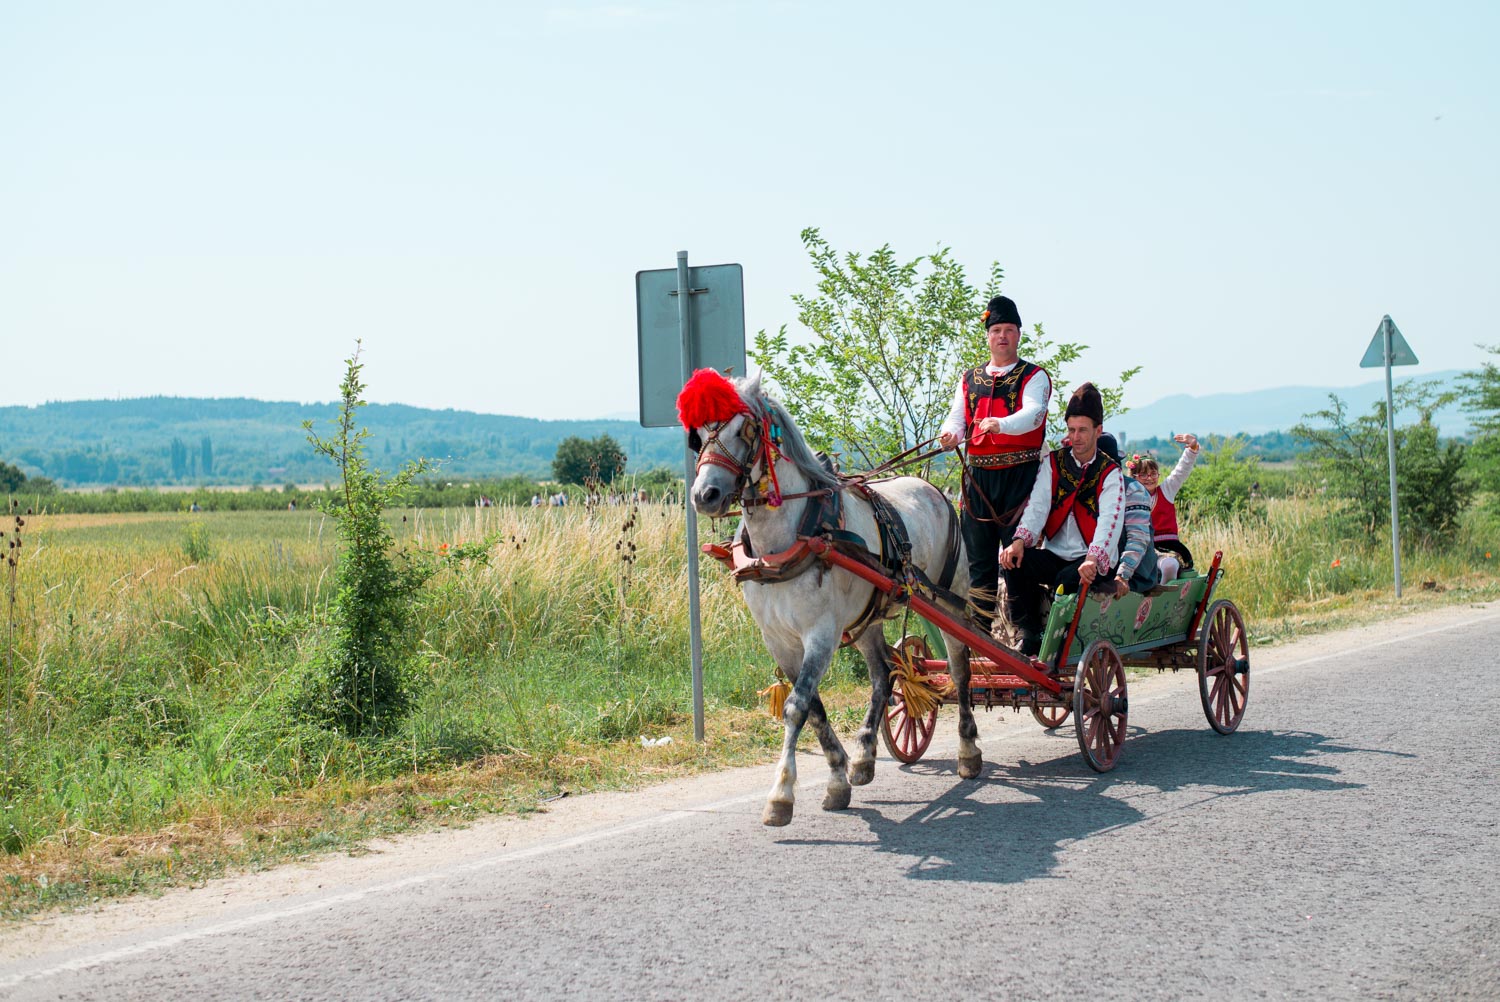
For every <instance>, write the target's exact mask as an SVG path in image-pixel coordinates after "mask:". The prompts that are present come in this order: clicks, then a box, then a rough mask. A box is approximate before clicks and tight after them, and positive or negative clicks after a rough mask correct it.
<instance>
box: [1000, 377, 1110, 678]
mask: <svg viewBox="0 0 1500 1002" xmlns="http://www.w3.org/2000/svg"><path fill="white" fill-rule="evenodd" d="M1064 417H1065V418H1066V420H1067V424H1068V441H1069V443H1070V446H1068V447H1065V448H1061V449H1056V450H1054V451H1053V452H1052V453H1051V454H1050V455H1049V456H1048V457H1047V459H1046V460H1044V461H1043V462H1042V464H1041V467H1040V468H1039V469H1038V470H1037V474H1036V484H1035V486H1033V487H1032V489H1031V497H1030V499H1028V500H1027V502H1026V508H1025V510H1024V511H1023V512H1022V513H1021V524H1020V525H1018V526H1017V527H1016V538H1015V541H1014V542H1012V543H1011V544H1010V545H1009V546H1007V547H1006V548H1005V549H1004V550H1002V551H1001V553H1000V566H1002V567H1004V568H1006V569H1007V570H1012V569H1019V572H1020V573H1019V574H1017V575H1016V582H1017V585H1018V587H1017V589H1016V591H1017V594H1016V596H1015V599H1014V602H1015V604H1014V605H1013V606H1012V607H1011V608H1012V616H1013V618H1014V620H1015V623H1016V626H1017V627H1019V628H1020V630H1021V653H1022V654H1035V653H1037V651H1039V650H1041V646H1042V628H1043V627H1044V626H1045V625H1046V624H1045V623H1044V622H1043V620H1042V608H1041V607H1042V592H1041V589H1040V588H1039V587H1038V586H1041V585H1045V586H1046V587H1047V589H1048V590H1049V591H1050V590H1051V589H1053V588H1056V587H1057V586H1058V585H1062V587H1063V590H1064V591H1065V592H1075V591H1077V590H1078V588H1079V586H1080V585H1082V586H1083V587H1085V588H1087V587H1088V586H1089V585H1091V584H1093V582H1094V581H1095V579H1107V578H1108V577H1109V574H1110V567H1111V565H1112V563H1113V562H1114V554H1115V550H1116V548H1117V547H1118V546H1119V545H1120V533H1121V532H1122V530H1123V529H1124V525H1125V483H1124V477H1123V475H1122V474H1121V472H1120V467H1119V464H1117V463H1116V462H1115V461H1114V460H1112V459H1110V458H1109V457H1108V456H1106V455H1104V454H1103V453H1101V452H1100V451H1099V450H1098V448H1097V443H1098V440H1099V434H1100V425H1102V424H1103V423H1104V401H1103V400H1102V399H1101V398H1100V396H1099V391H1098V390H1097V389H1095V388H1094V384H1093V383H1084V384H1083V385H1082V386H1080V387H1078V389H1077V390H1075V391H1074V393H1073V398H1072V399H1071V400H1069V401H1068V409H1067V411H1066V412H1065V413H1064ZM1037 547H1041V548H1040V549H1037Z"/></svg>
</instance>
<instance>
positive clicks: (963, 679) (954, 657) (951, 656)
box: [943, 633, 984, 779]
mask: <svg viewBox="0 0 1500 1002" xmlns="http://www.w3.org/2000/svg"><path fill="white" fill-rule="evenodd" d="M943 643H944V644H946V645H947V647H948V677H949V678H951V679H952V680H953V687H954V688H955V689H957V690H958V774H959V775H960V776H962V777H963V778H964V779H974V778H975V777H977V776H978V775H979V771H980V769H982V768H983V767H984V756H983V755H981V754H980V752H979V727H978V726H977V725H976V724H975V723H974V700H973V697H972V696H971V695H970V693H969V676H970V670H969V648H968V645H967V644H965V643H964V642H963V641H961V640H959V639H957V638H956V637H951V636H949V635H948V634H947V633H944V634H943Z"/></svg>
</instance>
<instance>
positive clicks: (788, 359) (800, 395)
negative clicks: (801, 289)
mask: <svg viewBox="0 0 1500 1002" xmlns="http://www.w3.org/2000/svg"><path fill="white" fill-rule="evenodd" d="M802 245H803V247H805V248H806V249H807V253H808V256H809V258H810V259H811V261H812V265H813V268H814V269H815V270H816V271H817V273H818V285H817V293H816V294H814V295H794V296H793V297H792V302H793V304H794V305H795V306H796V307H797V310H798V313H797V319H798V321H799V322H800V323H801V324H802V325H803V326H804V327H806V328H807V329H808V330H809V331H811V332H812V340H811V341H810V342H807V343H801V342H796V341H793V340H792V339H791V338H790V337H789V336H788V334H787V328H786V327H785V326H782V327H781V329H780V330H779V331H778V332H777V333H775V334H768V333H767V332H766V331H764V330H762V331H760V332H758V333H757V334H756V335H755V340H754V347H753V348H752V349H751V351H750V357H751V358H752V359H753V360H754V361H755V362H756V364H758V365H759V366H760V367H761V368H762V369H763V370H764V372H765V374H766V376H767V377H769V378H770V380H771V381H772V382H773V383H775V385H776V387H777V390H778V396H779V397H780V399H781V401H782V403H784V404H785V405H786V407H787V409H788V410H789V411H790V412H791V414H792V416H793V417H794V418H796V419H797V423H798V425H799V426H801V428H802V431H803V433H804V434H805V435H807V437H808V440H809V442H811V443H812V445H813V446H814V447H815V448H819V449H823V450H825V451H828V452H839V453H843V454H844V455H845V456H846V458H847V461H848V462H847V465H851V466H856V467H863V468H865V469H868V468H871V467H873V466H875V465H877V464H878V463H880V462H882V461H884V460H885V459H888V458H890V457H891V456H894V455H896V454H898V453H900V452H903V451H905V450H906V449H909V448H911V447H912V446H915V445H917V444H918V443H920V442H924V441H926V440H928V439H930V438H933V437H935V436H936V435H937V433H938V430H939V428H940V427H941V425H942V423H943V419H944V418H945V417H946V416H947V414H948V408H949V406H950V405H951V403H952V401H953V391H954V388H955V387H956V386H957V385H958V377H959V373H960V372H961V371H962V370H963V369H964V368H967V367H969V366H973V365H977V364H979V363H980V362H981V361H983V360H984V359H987V358H988V357H989V353H988V348H987V347H986V344H985V338H984V332H983V328H982V327H981V326H980V315H981V313H982V312H983V311H984V307H985V304H986V303H987V302H988V301H989V299H990V297H991V296H993V295H996V294H998V293H999V291H1000V285H1001V281H1002V279H1003V278H1004V272H1003V271H1002V270H1001V268H1000V265H999V264H998V263H995V264H991V265H990V271H989V276H988V278H987V280H986V285H985V288H984V289H983V290H981V289H978V288H976V287H975V286H973V285H971V284H970V283H969V280H968V278H967V277H966V276H965V273H964V268H963V266H962V265H961V264H959V263H958V262H957V261H955V260H954V259H953V257H952V255H951V253H950V251H949V249H948V248H946V247H944V248H940V249H939V250H937V251H935V252H933V253H932V254H929V255H924V256H921V257H918V258H915V259H913V260H911V261H900V260H898V259H897V257H896V254H895V252H894V251H892V250H891V248H890V245H889V244H887V245H885V246H882V247H880V248H879V249H877V250H876V251H874V252H873V253H871V254H869V255H863V254H859V253H855V252H849V253H845V254H840V253H839V252H838V251H836V250H835V249H834V248H833V247H832V246H830V245H829V243H828V241H827V240H825V239H824V238H823V236H822V234H821V233H820V232H819V231H818V230H817V229H812V228H809V229H806V230H803V231H802ZM1085 347H1086V346H1085V345H1082V344H1076V343H1072V342H1062V343H1054V342H1052V341H1050V340H1048V338H1047V336H1046V333H1045V331H1044V330H1043V327H1042V325H1041V324H1040V323H1036V324H1033V325H1032V326H1031V329H1030V331H1029V332H1028V333H1027V335H1026V337H1025V338H1024V339H1023V341H1022V343H1021V356H1022V357H1023V358H1026V359H1027V360H1029V361H1032V362H1035V363H1036V364H1038V365H1040V366H1042V367H1043V368H1045V369H1046V370H1047V371H1048V373H1049V374H1050V375H1051V377H1052V385H1053V390H1052V404H1051V406H1050V407H1049V409H1048V421H1049V425H1050V427H1051V430H1052V432H1053V434H1054V436H1055V437H1061V434H1062V428H1063V421H1062V412H1063V403H1064V402H1065V401H1066V400H1067V392H1068V383H1067V380H1066V378H1065V376H1064V370H1065V368H1066V367H1067V366H1068V365H1069V364H1070V363H1072V362H1074V361H1076V360H1077V359H1078V357H1079V355H1080V354H1081V353H1082V352H1083V350H1084V348H1085ZM1138 371H1140V370H1139V368H1135V369H1130V370H1127V371H1125V372H1123V373H1121V374H1120V382H1119V385H1118V386H1114V387H1109V386H1105V385H1104V384H1102V383H1099V382H1098V381H1096V382H1095V385H1097V386H1099V389H1100V391H1101V393H1102V394H1103V396H1104V406H1105V413H1106V414H1107V415H1109V416H1111V417H1113V416H1117V415H1119V414H1122V413H1124V409H1123V408H1122V407H1121V406H1120V401H1121V396H1122V393H1123V389H1124V385H1125V384H1126V383H1127V382H1128V381H1129V380H1130V378H1131V377H1132V376H1134V375H1135V374H1136V373H1137V372H1138ZM926 472H928V473H930V470H928V471H926Z"/></svg>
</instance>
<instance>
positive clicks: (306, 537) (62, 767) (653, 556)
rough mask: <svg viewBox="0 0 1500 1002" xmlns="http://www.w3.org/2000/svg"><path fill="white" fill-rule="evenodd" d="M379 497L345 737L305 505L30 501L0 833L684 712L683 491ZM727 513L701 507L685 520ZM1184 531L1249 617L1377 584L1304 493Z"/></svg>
mask: <svg viewBox="0 0 1500 1002" xmlns="http://www.w3.org/2000/svg"><path fill="white" fill-rule="evenodd" d="M391 517H392V519H393V526H394V528H395V530H396V534H397V537H398V539H399V540H400V541H401V543H402V545H404V546H407V547H410V548H411V549H412V550H413V551H415V552H418V553H420V554H423V555H424V556H425V557H427V558H430V559H433V560H436V561H439V562H440V563H441V565H442V566H441V570H440V572H439V574H438V575H437V576H436V577H435V578H434V580H433V581H432V583H431V584H430V585H429V586H428V588H427V589H426V592H425V593H424V596H423V598H422V600H421V606H420V608H419V609H418V610H417V616H416V622H417V624H418V625H417V627H416V628H415V631H414V635H413V636H412V637H411V638H410V639H411V642H412V643H413V644H414V645H415V646H416V647H417V648H418V649H419V650H420V651H421V653H422V659H421V663H422V669H421V672H420V676H419V677H418V678H417V679H416V680H415V684H416V689H415V693H414V695H415V702H414V707H415V708H414V710H413V712H412V713H411V715H410V717H409V718H408V719H407V721H406V723H405V725H404V727H402V728H401V729H400V730H399V731H397V732H396V733H393V734H389V735H385V736H381V737H378V738H375V737H371V738H362V739H358V740H354V739H349V738H345V737H342V736H340V735H338V734H335V733H332V732H330V731H327V730H323V729H321V728H319V727H317V726H314V725H312V724H309V723H308V722H306V721H303V720H300V719H299V718H298V717H297V715H296V714H295V713H294V712H293V709H292V707H293V703H294V701H293V700H292V699H291V698H290V694H291V693H292V692H293V690H294V686H295V682H296V679H297V677H298V671H299V666H301V665H302V664H304V663H305V662H306V660H307V657H308V654H309V652H310V651H311V650H312V649H313V647H314V645H316V644H317V643H318V642H319V640H320V638H321V636H322V631H324V630H325V629H326V627H325V623H324V616H325V611H326V608H327V604H328V601H329V599H330V597H331V596H330V595H329V579H330V568H331V566H332V563H333V559H334V556H335V552H334V539H333V531H332V526H331V524H328V523H327V522H326V521H325V520H324V519H323V518H322V517H321V516H319V515H318V514H316V513H309V512H285V511H281V512H240V513H234V512H216V513H202V514H187V513H178V514H159V515H152V514H147V515H123V516H45V517H38V518H35V519H33V520H31V523H30V525H28V527H27V547H26V549H25V552H24V556H23V562H22V565H21V567H20V574H19V593H18V599H19V602H18V610H19V613H20V615H19V620H18V623H17V633H16V643H15V648H14V651H13V654H14V668H13V669H12V671H11V672H10V673H9V676H8V678H7V682H8V683H9V684H10V685H11V687H12V688H11V689H10V691H11V692H12V695H13V699H14V701H15V712H14V713H13V714H12V715H11V716H10V717H9V720H10V723H9V724H8V725H7V733H6V735H5V736H4V737H5V740H6V741H7V749H8V750H9V752H10V754H9V756H8V757H7V759H6V761H8V762H10V763H11V764H10V766H9V767H8V768H7V769H6V770H5V772H4V774H3V775H0V844H3V845H4V846H5V848H6V849H7V850H9V851H10V852H11V853H24V852H28V851H33V850H35V849H36V848H37V847H38V846H44V845H48V844H52V845H56V844H60V843H76V842H87V841H89V840H98V839H100V838H104V837H115V836H120V835H122V834H124V833H131V832H155V831H163V830H168V829H170V828H172V826H181V825H188V824H196V823H198V822H197V821H196V820H195V819H200V820H201V819H202V818H204V817H223V816H227V815H238V816H247V815H251V814H254V813H255V812H264V811H269V810H271V809H272V808H271V805H273V804H278V803H281V804H284V803H286V802H287V801H286V798H288V797H293V798H319V799H320V800H321V801H322V802H327V803H337V804H343V803H355V804H357V803H358V802H359V800H360V798H361V797H362V796H364V795H365V793H366V792H367V791H369V790H370V789H373V788H375V786H376V785H378V784H380V783H384V782H388V781H390V780H392V779H393V778H395V777H400V776H411V775H412V774H413V773H424V772H427V771H431V770H441V769H445V768H453V767H467V766H468V765H470V764H472V763H479V762H482V763H488V765H487V767H494V766H495V765H496V763H509V764H510V765H507V766H506V768H507V769H509V770H511V771H509V772H507V773H506V774H507V775H522V776H524V777H526V781H528V782H532V783H536V784H545V783H548V782H561V781H562V780H561V778H560V777H567V781H568V782H570V783H601V782H606V783H607V782H612V781H614V779H617V778H618V776H617V775H616V774H614V773H610V772H609V768H613V767H606V766H605V765H603V764H601V763H603V762H604V761H606V759H607V758H608V756H607V755H604V754H602V753H601V752H600V749H609V748H615V749H626V748H629V747H635V746H636V742H637V739H638V737H640V736H642V735H648V736H649V735H655V734H659V733H661V732H662V731H663V730H665V729H670V728H678V729H679V730H680V729H681V728H683V727H684V725H685V722H686V719H687V715H688V712H689V710H688V708H689V706H690V677H689V655H688V639H687V632H688V631H687V617H688V602H687V576H686V561H685V557H684V544H683V532H684V522H683V517H682V514H681V512H680V511H677V510H674V509H668V508H664V507H662V506H657V505H643V506H641V507H640V508H638V509H637V508H635V507H633V506H608V505H606V506H595V507H588V506H576V507H575V506H570V507H566V508H530V507H495V508H478V509H439V510H422V511H414V510H413V511H406V512H395V513H393V514H392V516H391ZM729 528H730V527H729V526H728V525H720V526H712V525H709V526H705V527H704V528H703V531H702V536H703V538H704V539H708V538H714V537H717V536H721V535H725V534H727V533H728V531H729ZM1186 532H1187V535H1188V538H1189V541H1190V543H1191V545H1192V546H1193V548H1194V550H1195V552H1196V553H1197V554H1198V555H1199V557H1200V560H1201V561H1202V562H1203V563H1206V562H1207V560H1208V559H1209V557H1211V555H1212V552H1213V551H1214V550H1215V549H1216V548H1217V549H1223V550H1224V552H1225V566H1226V570H1227V577H1226V578H1225V582H1224V592H1223V593H1224V594H1226V595H1229V596H1230V597H1233V598H1234V599H1235V600H1236V601H1237V602H1238V603H1239V604H1240V605H1241V607H1242V608H1243V610H1244V612H1245V615H1246V619H1247V621H1248V623H1249V625H1250V628H1251V630H1252V632H1254V633H1257V634H1259V635H1262V636H1267V635H1280V634H1285V633H1289V632H1295V631H1297V630H1299V629H1302V628H1305V625H1306V624H1307V623H1318V622H1325V621H1328V620H1329V619H1330V618H1331V617H1333V616H1335V615H1336V614H1337V613H1338V612H1339V610H1365V611H1366V612H1368V610H1369V609H1371V608H1375V607H1376V606H1378V605H1379V603H1382V602H1384V603H1391V599H1390V596H1389V574H1390V556H1389V553H1388V551H1386V550H1385V549H1384V548H1383V546H1382V545H1381V544H1380V543H1379V541H1377V540H1369V539H1360V538H1357V537H1356V536H1354V535H1352V534H1351V533H1350V532H1349V531H1348V528H1347V526H1346V525H1345V523H1344V522H1342V521H1341V520H1340V519H1339V518H1338V517H1337V516H1336V515H1333V514H1330V513H1329V512H1328V511H1327V509H1326V506H1325V505H1323V504H1321V503H1320V501H1319V499H1316V498H1294V499H1285V500H1275V501H1272V502H1269V503H1268V504H1267V506H1266V508H1265V510H1264V514H1263V515H1262V516H1258V517H1255V518H1250V519H1245V520H1241V521H1237V522H1231V523H1203V524H1193V525H1188V526H1186ZM1493 538H1494V536H1493V525H1492V524H1491V523H1488V522H1485V521H1484V520H1482V519H1479V518H1477V517H1476V518H1475V519H1472V520H1471V522H1470V524H1469V525H1468V526H1466V528H1465V530H1464V533H1463V534H1462V536H1461V538H1458V539H1455V540H1452V541H1450V545H1449V546H1448V547H1446V548H1445V549H1443V550H1441V551H1431V550H1423V549H1415V550H1414V551H1413V552H1412V554H1411V556H1410V557H1409V558H1408V559H1407V564H1406V574H1407V581H1408V587H1409V588H1410V589H1411V590H1412V591H1413V592H1414V593H1418V594H1424V593H1422V592H1421V584H1422V582H1424V581H1428V580H1430V581H1433V582H1434V586H1435V589H1436V588H1444V589H1449V591H1448V592H1447V593H1446V594H1449V595H1450V596H1451V595H1454V594H1458V595H1474V596H1479V597H1488V596H1493V595H1494V594H1495V593H1496V575H1495V573H1494V571H1493V567H1494V566H1495V564H1494V562H1493V561H1490V560H1487V559H1485V558H1484V556H1483V555H1484V553H1486V552H1491V553H1493V552H1497V551H1500V545H1495V543H1492V542H1488V540H1491V539H1493ZM485 541H493V543H492V545H489V546H487V547H484V546H480V545H479V544H482V543H484V542H485ZM1496 542H1500V540H1497V541H1496ZM475 550H483V554H484V559H475V558H474V557H473V553H474V551H475ZM627 556H629V557H633V559H630V560H627V559H625V558H626V557H627ZM1391 604H1392V606H1393V603H1391ZM702 606H703V623H704V632H705V643H704V650H705V682H706V695H707V702H708V706H709V709H710V712H711V714H720V715H722V717H723V718H724V719H736V720H739V719H746V714H747V711H748V710H749V709H750V708H752V707H754V706H755V705H756V704H757V697H756V692H757V690H758V689H759V688H761V687H762V686H764V685H765V684H766V683H767V681H768V680H769V678H768V668H767V666H768V658H767V656H766V654H765V652H764V650H763V648H762V645H761V643H760V639H759V636H758V632H757V631H756V630H755V628H754V625H753V623H751V621H750V619H749V617H748V614H747V612H746V609H745V606H744V603H743V601H742V599H741V597H740V595H739V592H738V589H737V587H736V586H735V585H734V584H733V583H732V582H731V581H730V580H729V578H728V577H727V575H725V574H723V573H722V571H721V570H720V569H719V568H718V567H717V566H716V565H713V564H711V563H709V564H707V565H706V566H705V567H704V569H703V603H702ZM1393 607H1394V606H1393ZM849 663H850V662H848V661H845V660H843V659H841V660H840V661H839V662H838V665H839V667H838V668H837V669H836V672H835V680H836V681H840V680H841V681H842V682H843V683H845V684H849V683H850V682H851V681H852V679H853V676H852V674H851V669H850V668H849V667H847V666H848V664H849ZM855 670H857V669H855ZM840 673H842V674H840ZM773 739H774V727H773V726H772V725H771V724H770V723H769V721H768V722H767V723H766V725H765V741H766V742H767V744H768V745H769V743H770V742H771V741H772V740H773ZM620 759H621V756H616V757H615V759H614V761H616V762H618V761H619V760H620ZM512 767H513V768H512ZM612 777H614V778H612ZM341 809H344V808H341Z"/></svg>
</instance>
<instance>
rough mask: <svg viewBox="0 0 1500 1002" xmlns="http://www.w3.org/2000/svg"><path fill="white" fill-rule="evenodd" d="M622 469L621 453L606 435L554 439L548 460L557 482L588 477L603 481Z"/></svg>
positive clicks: (567, 482)
mask: <svg viewBox="0 0 1500 1002" xmlns="http://www.w3.org/2000/svg"><path fill="white" fill-rule="evenodd" d="M624 472H625V453H624V451H623V450H622V449H621V448H620V443H619V442H616V441H615V440H614V438H612V437H611V436H609V435H600V436H599V437H598V438H594V439H583V438H579V437H578V436H577V435H572V436H569V437H568V438H565V439H563V440H562V441H561V442H559V443H558V445H557V455H556V456H555V457H554V458H553V460H552V477H553V479H554V480H556V481H557V482H558V483H560V484H582V483H584V482H585V481H586V480H588V479H589V478H590V477H597V478H598V479H599V480H600V481H601V482H603V483H606V484H607V483H611V482H613V481H614V479H615V478H616V477H618V476H621V475H623V474H624Z"/></svg>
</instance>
